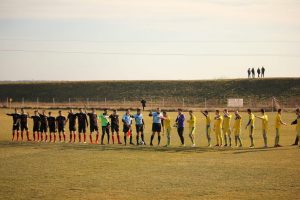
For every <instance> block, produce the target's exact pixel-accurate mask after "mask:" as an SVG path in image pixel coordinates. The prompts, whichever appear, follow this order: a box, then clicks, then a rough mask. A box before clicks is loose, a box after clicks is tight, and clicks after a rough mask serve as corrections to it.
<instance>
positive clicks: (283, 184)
mask: <svg viewBox="0 0 300 200" xmlns="http://www.w3.org/2000/svg"><path fill="white" fill-rule="evenodd" d="M5 112H7V110H4V109H1V110H0V127H1V130H0V159H1V161H0V188H1V189H0V199H51V200H52V199H256V200H257V199H299V198H300V181H299V179H300V156H299V155H300V148H299V147H295V146H290V144H291V143H293V142H294V139H295V135H296V133H295V127H293V126H290V125H289V126H286V127H283V130H282V137H281V144H282V145H283V146H284V147H282V148H268V149H263V148H260V147H261V146H262V145H263V140H262V136H261V131H260V121H259V120H257V122H256V129H255V136H254V138H255V144H256V147H257V148H256V149H248V148H247V147H248V146H249V139H248V137H247V131H246V130H243V133H242V139H243V143H244V146H245V147H244V148H243V149H236V148H233V149H231V148H206V147H205V146H206V145H207V144H206V138H205V135H204V118H203V117H202V116H201V114H200V113H196V117H197V119H198V120H197V122H198V123H197V132H196V141H197V146H198V147H197V148H191V147H190V145H191V143H190V141H189V138H188V134H187V132H185V139H186V144H187V146H186V147H178V146H179V139H178V136H177V133H176V130H175V129H174V130H173V132H172V147H170V148H164V147H157V146H154V147H149V146H145V147H144V146H143V147H137V146H126V147H125V146H123V145H104V146H101V145H89V144H78V143H76V144H67V143H66V144H65V143H55V144H52V143H51V144H49V143H32V142H31V143H27V142H24V143H12V142H10V138H11V133H10V132H11V118H10V117H7V116H5V115H4V113H5ZM54 112H55V113H56V111H54ZM30 113H32V110H30ZM64 113H65V114H66V111H64ZM122 114H123V113H122ZM170 115H171V117H172V118H173V119H174V118H175V116H176V113H170ZM268 115H269V118H270V131H269V134H268V137H269V146H273V145H274V135H275V133H274V132H275V131H274V128H273V127H274V126H273V125H274V117H275V115H274V114H272V113H268ZM144 116H145V121H146V124H147V126H146V138H147V140H146V141H148V143H149V136H150V128H151V118H150V117H148V116H147V113H144ZM243 117H244V120H243V126H245V124H246V121H247V116H246V114H244V113H243ZM294 119H295V114H294V113H283V120H284V121H286V122H289V123H290V122H291V121H292V120H294ZM30 123H31V120H30ZM31 127H32V126H31V124H30V128H31ZM212 136H213V137H212V138H213V143H214V141H215V137H214V133H212ZM156 141H157V140H156V139H155V142H154V144H156ZM165 142H166V140H165V137H163V140H162V144H165Z"/></svg>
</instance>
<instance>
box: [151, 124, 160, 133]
mask: <svg viewBox="0 0 300 200" xmlns="http://www.w3.org/2000/svg"><path fill="white" fill-rule="evenodd" d="M152 132H158V133H160V132H161V124H159V123H153V124H152Z"/></svg>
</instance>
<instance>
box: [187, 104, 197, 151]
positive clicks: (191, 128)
mask: <svg viewBox="0 0 300 200" xmlns="http://www.w3.org/2000/svg"><path fill="white" fill-rule="evenodd" d="M189 114H190V119H189V120H187V122H188V123H189V137H190V139H191V141H192V147H195V146H196V144H195V136H194V134H195V130H196V117H195V115H194V114H193V111H192V110H190V111H189Z"/></svg>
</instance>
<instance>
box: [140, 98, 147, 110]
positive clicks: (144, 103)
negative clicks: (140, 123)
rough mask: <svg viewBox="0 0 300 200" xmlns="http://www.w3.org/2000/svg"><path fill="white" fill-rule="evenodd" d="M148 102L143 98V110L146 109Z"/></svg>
mask: <svg viewBox="0 0 300 200" xmlns="http://www.w3.org/2000/svg"><path fill="white" fill-rule="evenodd" d="M146 103H147V101H146V100H145V99H142V101H141V104H142V107H143V110H145V107H146Z"/></svg>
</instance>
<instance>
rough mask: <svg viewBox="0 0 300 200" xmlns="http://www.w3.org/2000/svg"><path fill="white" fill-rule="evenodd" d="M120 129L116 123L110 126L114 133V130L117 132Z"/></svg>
mask: <svg viewBox="0 0 300 200" xmlns="http://www.w3.org/2000/svg"><path fill="white" fill-rule="evenodd" d="M119 131H120V127H119V126H116V125H112V126H111V132H112V133H114V132H117V133H119Z"/></svg>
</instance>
